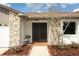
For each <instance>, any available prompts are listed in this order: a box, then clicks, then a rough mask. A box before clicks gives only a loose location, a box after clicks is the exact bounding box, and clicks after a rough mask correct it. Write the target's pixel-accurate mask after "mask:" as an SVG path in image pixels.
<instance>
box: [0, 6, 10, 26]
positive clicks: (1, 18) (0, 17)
mask: <svg viewBox="0 0 79 59" xmlns="http://www.w3.org/2000/svg"><path fill="white" fill-rule="evenodd" d="M8 23H9V10H7V9H4V8H2V7H0V24H2V25H4V24H6V25H8Z"/></svg>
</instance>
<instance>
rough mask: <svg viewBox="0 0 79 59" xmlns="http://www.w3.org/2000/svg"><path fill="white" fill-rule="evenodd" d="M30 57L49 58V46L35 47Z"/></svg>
mask: <svg viewBox="0 0 79 59" xmlns="http://www.w3.org/2000/svg"><path fill="white" fill-rule="evenodd" d="M30 56H49V53H48V49H47V46H33V48H32V50H31V52H30Z"/></svg>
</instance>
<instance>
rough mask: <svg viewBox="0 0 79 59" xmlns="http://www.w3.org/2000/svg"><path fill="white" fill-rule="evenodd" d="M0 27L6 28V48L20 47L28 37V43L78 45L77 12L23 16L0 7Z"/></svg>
mask: <svg viewBox="0 0 79 59" xmlns="http://www.w3.org/2000/svg"><path fill="white" fill-rule="evenodd" d="M0 27H1V28H2V27H4V28H6V27H7V28H8V30H7V32H8V38H7V40H6V38H5V40H4V41H8V44H6V45H7V46H8V47H14V46H17V45H20V44H21V42H20V41H21V40H24V39H25V36H30V39H29V40H28V42H29V43H34V42H47V44H48V45H58V44H59V43H62V42H63V43H64V44H71V43H72V42H76V43H79V12H53V13H51V12H46V13H38V12H29V13H26V14H24V13H21V12H19V11H17V10H14V9H11V8H9V7H6V6H4V5H0ZM1 28H0V29H1ZM4 34H5V33H4ZM4 34H3V35H4ZM1 35H2V33H1Z"/></svg>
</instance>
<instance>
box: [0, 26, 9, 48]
mask: <svg viewBox="0 0 79 59" xmlns="http://www.w3.org/2000/svg"><path fill="white" fill-rule="evenodd" d="M0 47H9V27H8V26H0Z"/></svg>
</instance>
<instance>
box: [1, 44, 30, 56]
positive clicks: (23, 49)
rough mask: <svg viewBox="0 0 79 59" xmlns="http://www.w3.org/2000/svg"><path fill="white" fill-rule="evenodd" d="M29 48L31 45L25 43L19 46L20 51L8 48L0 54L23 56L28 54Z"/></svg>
mask: <svg viewBox="0 0 79 59" xmlns="http://www.w3.org/2000/svg"><path fill="white" fill-rule="evenodd" d="M30 49H31V45H25V46H23V47H21V50H20V51H16V50H14V49H9V50H8V51H6V52H5V53H3V54H2V56H4V55H6V56H24V55H28V53H29V51H30Z"/></svg>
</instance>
